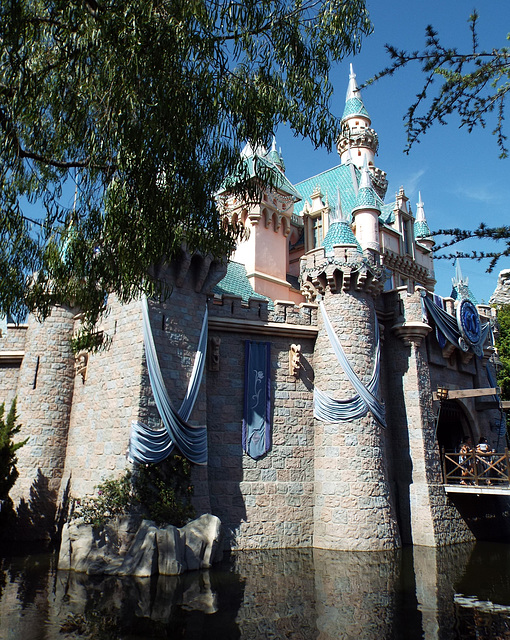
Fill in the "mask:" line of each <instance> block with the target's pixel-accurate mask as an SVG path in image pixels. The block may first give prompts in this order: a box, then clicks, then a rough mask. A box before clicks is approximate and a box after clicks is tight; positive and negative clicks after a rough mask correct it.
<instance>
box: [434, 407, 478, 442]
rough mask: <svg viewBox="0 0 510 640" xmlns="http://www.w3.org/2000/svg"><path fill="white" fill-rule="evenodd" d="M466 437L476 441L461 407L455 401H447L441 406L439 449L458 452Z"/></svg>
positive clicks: (438, 430) (438, 428)
mask: <svg viewBox="0 0 510 640" xmlns="http://www.w3.org/2000/svg"><path fill="white" fill-rule="evenodd" d="M464 436H469V437H470V438H471V440H472V441H474V440H473V433H472V431H471V427H470V425H469V422H468V420H467V418H466V415H465V413H464V411H463V410H462V407H461V405H460V404H459V403H458V402H456V401H455V400H446V401H445V402H443V403H442V404H441V409H440V414H439V422H438V425H437V442H438V444H439V449H440V450H441V451H443V449H444V451H446V452H454V451H456V452H458V451H459V448H460V444H461V442H462V440H463V438H464Z"/></svg>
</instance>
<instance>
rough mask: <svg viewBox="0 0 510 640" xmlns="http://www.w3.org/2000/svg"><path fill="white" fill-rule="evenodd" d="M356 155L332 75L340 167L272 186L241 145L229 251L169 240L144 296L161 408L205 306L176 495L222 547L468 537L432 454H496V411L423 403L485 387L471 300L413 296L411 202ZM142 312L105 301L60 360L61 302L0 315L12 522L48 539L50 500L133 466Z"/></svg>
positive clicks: (390, 543)
mask: <svg viewBox="0 0 510 640" xmlns="http://www.w3.org/2000/svg"><path fill="white" fill-rule="evenodd" d="M377 148H378V137H377V133H376V131H375V130H374V129H373V128H372V126H371V119H370V116H369V114H368V112H367V110H366V108H365V106H364V103H363V101H362V98H361V95H360V92H359V89H358V87H357V84H356V79H355V75H354V73H353V72H352V68H351V74H350V78H349V85H348V90H347V97H346V103H345V109H344V113H343V117H342V121H341V132H340V135H339V137H338V141H337V149H338V153H339V155H340V164H339V165H338V166H335V167H334V168H332V169H330V170H328V171H325V172H323V173H321V174H319V175H316V176H314V177H311V178H309V179H308V180H305V181H303V182H301V183H299V184H295V185H293V184H292V183H291V182H290V181H289V178H288V177H287V176H286V175H285V168H284V163H283V159H282V157H281V154H280V153H279V152H278V151H277V150H276V145H275V144H273V148H272V149H271V150H270V151H269V152H267V151H266V150H264V149H261V148H256V149H254V148H252V147H251V146H250V145H247V146H246V147H245V149H243V151H242V158H243V162H245V163H246V167H247V170H248V171H249V172H250V175H251V176H252V178H253V180H259V181H260V180H261V179H262V176H264V175H265V176H268V175H270V176H271V180H270V184H271V186H269V187H267V188H266V189H265V190H264V192H263V195H262V197H261V199H260V200H259V201H257V202H250V203H247V202H245V201H242V200H240V199H239V198H236V197H234V196H232V195H231V194H230V193H229V192H228V190H225V191H224V192H222V193H220V194H219V196H218V203H219V206H220V207H221V208H222V213H223V215H224V216H227V217H228V218H229V219H230V220H231V221H234V222H236V223H240V224H242V225H243V227H244V234H243V239H242V240H241V241H240V242H239V244H238V246H237V249H236V251H235V253H234V254H233V255H232V256H231V260H230V261H229V262H228V264H223V263H222V262H221V261H215V260H212V259H211V258H209V257H207V256H201V255H189V254H188V253H187V252H186V251H185V249H183V250H182V254H181V255H180V256H178V257H176V258H175V259H174V260H173V261H172V262H171V263H170V264H169V265H167V267H166V270H165V273H164V274H163V275H164V277H165V278H166V280H167V282H168V284H169V285H170V288H171V291H172V293H171V295H170V296H169V297H168V299H166V300H164V301H152V300H150V301H148V306H147V309H148V316H147V317H148V326H149V333H150V334H151V335H152V338H153V346H154V353H156V354H157V357H156V360H157V363H158V364H159V367H160V370H161V376H162V379H163V380H164V386H165V388H166V392H167V393H168V396H169V398H170V400H171V402H172V405H173V406H174V407H177V406H178V405H179V404H180V403H181V400H182V399H183V398H184V397H185V396H187V388H188V381H189V379H190V376H192V370H194V367H193V364H194V357H195V351H196V349H197V345H198V344H199V341H200V335H201V330H202V326H203V318H204V311H205V309H206V307H207V309H208V323H207V333H206V340H207V349H208V352H207V359H206V362H205V366H204V369H203V374H202V377H201V380H199V384H200V386H199V390H198V393H197V399H196V403H195V405H194V408H193V410H192V412H191V414H190V416H189V424H190V425H191V426H192V427H193V426H194V427H196V432H197V433H198V432H201V433H205V434H206V435H205V440H204V443H203V444H204V448H203V451H202V453H201V454H200V455H204V456H205V457H204V460H203V461H204V462H205V464H197V465H195V466H194V467H193V478H192V480H193V484H194V488H195V494H194V505H195V507H196V509H197V512H198V513H204V512H211V513H214V514H216V515H217V516H219V517H220V519H221V521H222V523H223V525H224V528H225V532H226V539H227V542H228V544H229V545H230V546H231V547H232V548H240V549H247V548H279V547H318V548H325V549H344V550H348V549H354V550H382V549H392V548H396V547H399V546H401V545H402V544H407V543H413V544H417V545H425V546H439V545H444V544H450V543H454V542H461V541H465V540H470V539H472V538H473V531H472V529H473V527H472V526H469V525H470V523H469V520H467V519H466V518H465V517H463V515H462V508H461V507H462V505H459V503H456V502H455V501H454V500H453V499H452V498H451V497H449V496H448V495H447V494H446V492H445V489H444V486H443V479H442V470H441V457H440V451H441V449H443V448H444V449H446V450H453V449H455V448H456V447H457V446H458V443H459V442H460V441H461V439H462V437H463V436H464V435H469V436H471V437H472V439H473V441H475V440H476V441H477V440H478V438H479V437H480V435H485V436H487V437H488V438H489V440H490V442H491V444H492V445H493V446H497V445H498V444H499V445H500V447H501V446H502V444H503V443H499V442H496V441H497V440H498V439H499V438H500V433H499V431H498V427H497V425H499V420H500V414H499V411H498V409H497V405H496V404H495V402H494V399H493V398H490V397H489V398H469V397H467V398H465V399H457V400H447V401H446V402H444V403H442V405H441V411H438V409H439V403H438V402H437V401H436V400H434V395H433V394H434V392H435V391H436V390H437V389H438V387H444V388H447V389H450V390H454V389H473V388H486V387H491V386H493V384H492V383H491V380H492V378H491V375H492V374H491V366H492V365H491V364H490V363H489V358H490V357H491V355H492V353H493V348H492V347H491V346H490V344H489V340H488V337H487V327H488V316H489V315H490V313H489V308H488V307H486V308H478V309H477V308H476V307H475V306H474V305H473V304H472V302H469V300H468V298H467V297H466V296H465V295H463V294H462V292H461V294H460V295H459V296H458V297H457V299H454V298H452V297H450V298H438V297H437V296H436V297H435V296H434V294H433V291H434V284H435V279H434V264H433V256H432V249H433V246H434V241H433V239H432V238H431V237H430V230H429V227H428V224H427V221H426V217H425V212H424V205H423V202H422V200H421V197H420V202H419V203H418V205H417V210H416V215H415V214H414V213H413V211H412V209H411V207H410V206H409V201H408V198H407V197H406V195H405V192H404V189H403V188H401V189H400V190H399V192H398V193H397V195H396V197H395V199H394V200H391V199H390V200H389V201H387V200H386V189H387V180H386V174H385V173H384V172H383V171H381V170H380V169H378V168H377V167H376V166H375V164H374V163H375V157H376V152H377ZM457 284H459V285H462V284H463V283H462V278H461V277H460V280H459V282H458V283H457ZM464 288H465V287H464ZM457 290H458V291H461V290H462V287H461V286H459V287H457V289H456V291H457ZM464 293H465V291H464ZM142 311H143V310H142V304H141V302H140V301H133V302H131V303H129V304H125V305H121V304H120V303H118V302H117V301H115V299H114V298H113V296H111V297H110V300H109V301H108V313H107V314H106V315H105V316H104V318H103V320H102V322H101V326H99V327H98V329H97V330H98V332H100V333H102V335H103V336H106V337H107V341H108V343H109V348H108V349H107V350H105V351H100V352H98V353H86V352H82V353H75V351H74V350H73V335H75V334H76V332H77V331H78V330H79V328H80V323H81V320H80V314H79V310H76V309H72V308H66V307H56V308H55V309H54V310H53V312H52V313H51V315H50V316H49V317H48V318H47V319H46V320H45V321H44V322H43V323H39V322H38V321H37V320H36V319H35V318H32V317H29V318H28V321H27V323H26V324H25V325H15V324H6V326H4V327H3V329H2V335H1V337H0V367H1V373H2V375H1V377H0V401H5V402H6V405H7V406H8V405H9V403H10V402H11V400H12V399H13V398H14V397H15V396H17V398H18V412H19V415H20V422H21V423H22V424H23V425H24V429H23V432H22V435H23V436H24V437H29V441H28V443H27V444H26V445H25V446H24V447H23V448H21V449H20V450H19V452H18V457H19V464H18V469H19V472H20V477H19V479H18V481H17V483H16V485H15V487H14V489H13V491H12V492H11V497H12V498H13V499H14V502H15V505H16V506H17V508H18V513H20V514H21V515H23V516H24V517H25V519H26V522H27V524H30V525H31V528H30V527H27V529H26V531H29V530H31V531H35V532H38V533H37V534H36V535H38V536H44V535H48V531H50V529H51V527H54V522H55V518H57V517H58V513H59V506H60V504H61V503H62V501H63V499H64V496H65V495H67V494H70V495H71V496H73V497H74V498H80V497H83V496H86V495H90V494H92V493H93V492H94V487H95V486H96V485H97V484H98V483H99V482H100V481H101V480H103V479H105V478H107V477H113V476H115V475H118V474H120V473H122V472H123V470H125V469H126V468H129V467H130V466H131V465H132V460H131V457H130V453H129V449H130V438H131V434H132V428H133V423H134V424H135V425H136V424H143V425H147V427H148V428H149V429H151V428H152V429H160V428H161V417H160V411H158V406H159V404H158V402H159V401H158V399H157V394H156V392H155V390H154V388H153V385H151V376H150V374H149V372H148V366H147V365H148V360H149V358H148V350H147V346H146V343H145V344H144V334H143V331H142V324H143V313H142ZM480 314H481V315H482V319H481V322H480ZM255 401H256V402H257V403H259V404H258V405H256V403H255ZM495 425H496V426H495ZM204 426H205V427H206V430H205V431H203V427H204ZM192 432H193V433H194V431H193V430H192ZM159 433H161V432H159ZM27 535H28V534H27Z"/></svg>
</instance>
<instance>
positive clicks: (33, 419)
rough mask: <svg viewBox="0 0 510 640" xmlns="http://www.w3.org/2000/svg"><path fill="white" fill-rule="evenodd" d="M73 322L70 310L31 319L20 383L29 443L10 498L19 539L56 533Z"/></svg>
mask: <svg viewBox="0 0 510 640" xmlns="http://www.w3.org/2000/svg"><path fill="white" fill-rule="evenodd" d="M74 318H75V313H74V312H73V311H72V310H71V309H69V308H67V307H63V306H57V307H54V308H53V309H52V311H51V314H50V316H49V317H48V318H46V319H45V320H44V322H39V321H38V320H37V319H36V318H35V317H33V316H30V317H29V319H28V328H27V338H26V342H25V355H24V358H23V362H22V364H21V368H20V373H19V385H18V386H19V388H20V389H22V390H23V393H22V394H20V395H19V396H18V413H19V420H20V423H21V424H22V425H23V426H22V430H21V432H20V437H21V438H26V437H28V442H27V444H26V445H25V446H23V447H21V449H19V450H18V453H17V455H18V464H17V468H18V471H19V478H18V480H17V482H16V484H15V485H14V488H13V491H12V492H11V497H12V499H13V501H14V506H15V508H16V509H17V511H18V516H19V518H18V520H19V524H20V527H19V536H21V537H23V538H26V539H29V540H48V539H49V538H51V537H52V536H53V534H54V527H55V513H56V508H57V504H56V502H57V496H58V492H59V489H60V482H61V479H62V474H63V470H64V463H65V454H66V446H67V435H68V429H69V416H70V411H71V403H72V397H73V390H74V379H75V358H74V354H73V351H72V346H71V345H72V337H73V330H74Z"/></svg>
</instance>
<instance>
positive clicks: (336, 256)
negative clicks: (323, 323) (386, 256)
mask: <svg viewBox="0 0 510 640" xmlns="http://www.w3.org/2000/svg"><path fill="white" fill-rule="evenodd" d="M300 280H301V292H302V293H303V295H304V296H305V297H306V298H307V300H309V301H315V299H316V298H317V295H324V293H325V292H326V291H330V292H331V293H339V292H341V291H343V292H348V291H357V292H365V293H367V294H369V295H371V296H373V297H375V296H377V295H379V294H380V293H381V291H382V289H383V286H384V278H383V271H382V269H381V268H380V267H378V266H377V265H375V264H372V263H371V262H370V261H369V260H367V258H366V257H364V256H361V255H360V254H359V253H358V252H357V250H356V247H354V246H353V247H349V246H335V247H334V250H333V253H331V254H328V255H326V252H325V250H324V249H323V248H320V249H317V250H315V251H310V252H309V253H307V254H306V255H305V256H303V258H302V259H301V275H300Z"/></svg>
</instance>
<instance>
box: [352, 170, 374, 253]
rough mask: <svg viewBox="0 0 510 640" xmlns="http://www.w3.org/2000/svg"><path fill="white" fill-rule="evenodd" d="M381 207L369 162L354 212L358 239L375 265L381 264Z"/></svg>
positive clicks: (362, 176)
mask: <svg viewBox="0 0 510 640" xmlns="http://www.w3.org/2000/svg"><path fill="white" fill-rule="evenodd" d="M380 213H381V207H380V205H379V200H378V198H377V196H376V193H375V191H374V189H373V187H372V178H371V174H370V171H369V169H368V166H367V161H366V159H365V163H364V165H363V169H362V171H361V179H360V183H359V189H358V195H357V197H356V203H355V205H354V208H353V210H352V215H353V219H354V226H355V229H356V238H357V240H358V242H359V243H360V245H361V248H362V249H363V252H364V253H365V255H366V256H367V257H368V258H369V260H370V261H371V262H373V263H377V264H378V263H379V255H380V249H381V246H380V242H379V215H380Z"/></svg>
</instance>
